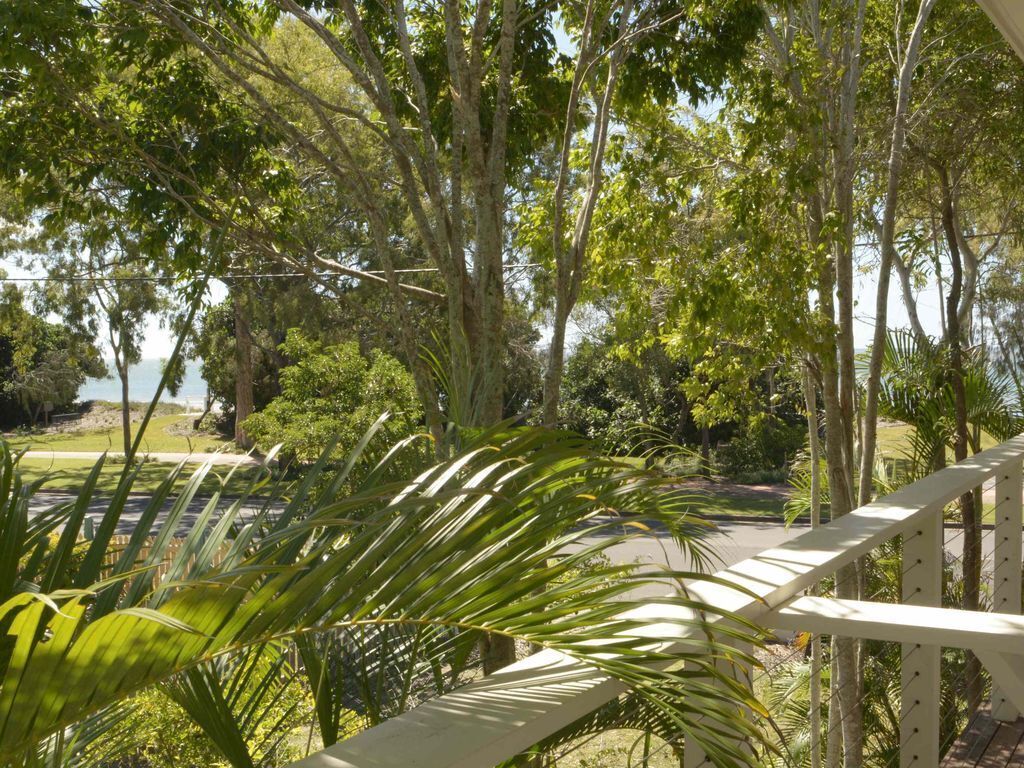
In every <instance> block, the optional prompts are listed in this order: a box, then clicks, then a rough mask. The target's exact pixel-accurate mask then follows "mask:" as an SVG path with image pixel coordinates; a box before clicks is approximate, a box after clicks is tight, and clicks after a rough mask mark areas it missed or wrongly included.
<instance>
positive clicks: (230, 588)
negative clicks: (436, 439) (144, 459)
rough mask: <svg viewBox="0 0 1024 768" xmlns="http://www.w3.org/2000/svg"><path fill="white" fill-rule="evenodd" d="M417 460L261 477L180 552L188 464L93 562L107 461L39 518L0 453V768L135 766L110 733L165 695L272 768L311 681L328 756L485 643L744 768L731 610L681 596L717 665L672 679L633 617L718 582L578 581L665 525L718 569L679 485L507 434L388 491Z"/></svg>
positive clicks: (569, 442) (102, 535)
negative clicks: (92, 519) (615, 689)
mask: <svg viewBox="0 0 1024 768" xmlns="http://www.w3.org/2000/svg"><path fill="white" fill-rule="evenodd" d="M370 437H372V435H371V436H368V438H367V439H366V440H364V441H363V443H362V446H365V445H366V444H367V442H368V441H369V439H370ZM418 439H419V438H410V439H408V440H406V441H403V442H402V443H401V444H399V445H397V446H395V447H394V448H393V449H392V450H390V451H388V452H387V454H386V455H385V457H384V458H383V459H382V460H380V461H379V462H377V463H375V464H373V465H372V466H370V467H369V468H367V470H366V471H363V472H360V473H358V475H359V479H358V481H351V478H350V473H351V469H352V467H354V466H355V465H356V463H357V462H358V460H359V453H360V450H358V449H357V451H355V452H354V453H353V455H352V456H351V457H350V459H349V460H348V461H347V462H346V463H345V465H344V469H342V470H341V471H340V472H338V473H337V475H336V476H333V477H331V478H330V479H329V480H327V479H325V478H324V476H323V473H324V471H325V468H326V467H327V458H326V457H327V455H329V454H331V452H332V451H331V449H328V451H327V453H326V454H325V458H324V459H323V460H322V461H321V462H320V463H318V464H317V465H316V466H314V467H313V468H312V470H311V471H310V472H308V473H307V474H306V475H305V476H304V477H303V478H302V480H301V481H300V482H299V483H298V484H297V485H295V486H290V487H288V488H281V487H279V486H277V485H276V484H275V483H273V482H269V481H268V480H267V479H263V480H260V481H258V482H257V483H255V484H254V486H253V487H252V488H251V489H250V490H249V491H248V492H247V493H245V494H243V495H242V497H241V498H238V499H227V498H225V497H224V496H223V492H222V490H218V491H217V492H215V493H214V494H213V496H212V497H210V498H209V499H208V500H206V501H204V502H201V507H202V512H201V514H200V516H199V519H198V521H197V523H196V524H195V525H194V526H193V527H192V529H191V531H190V532H189V533H188V535H187V537H186V538H185V540H184V542H175V543H174V547H173V554H172V542H173V541H174V533H175V531H176V530H177V529H178V527H179V526H180V524H181V521H182V520H183V516H184V514H185V511H186V510H187V509H188V508H189V506H190V505H192V504H194V503H197V502H198V496H197V493H198V492H199V489H200V487H201V485H202V483H203V482H204V480H206V479H207V478H208V476H209V475H210V473H211V472H212V468H211V467H210V466H208V465H207V466H204V467H203V468H201V469H200V470H198V471H197V472H196V473H195V474H194V475H193V476H192V477H191V478H189V479H188V480H187V482H185V484H184V487H183V488H182V489H181V490H180V491H176V490H175V488H176V487H177V484H178V483H179V481H180V480H181V479H182V472H183V470H182V467H180V466H179V467H178V468H177V469H175V470H174V471H173V472H171V473H170V474H169V476H168V477H167V479H166V480H165V481H164V482H163V483H162V484H161V486H160V487H159V488H158V490H157V491H156V492H155V493H154V494H153V495H152V498H151V499H150V501H149V503H148V504H147V505H146V507H145V510H144V511H143V513H142V515H141V519H140V521H139V525H138V526H137V527H136V528H135V530H134V532H133V533H132V534H131V536H130V537H129V539H128V541H127V543H124V544H122V545H120V546H119V547H117V548H115V547H113V546H112V542H113V541H114V538H113V537H114V533H115V530H116V528H117V525H118V521H119V519H120V517H121V515H122V512H123V511H124V508H125V503H126V500H127V499H128V494H129V493H130V491H131V490H132V487H133V483H134V479H135V477H136V476H137V474H138V469H137V468H136V469H133V470H130V471H126V472H125V477H124V479H123V481H122V482H121V484H120V485H119V486H118V488H117V489H116V491H115V492H114V494H113V496H112V498H110V499H109V500H107V501H105V502H104V504H105V509H104V511H103V514H102V516H101V518H100V520H99V522H98V524H97V525H96V526H95V534H94V536H93V537H92V538H91V540H90V541H88V542H84V543H83V542H82V541H81V534H82V531H83V529H84V527H85V525H84V521H85V519H86V516H87V513H88V511H89V509H90V507H91V506H92V505H93V504H95V503H97V501H98V500H97V499H96V498H94V495H95V489H96V483H97V480H98V478H99V475H100V472H101V470H102V468H103V464H104V462H103V461H102V460H101V461H100V462H98V463H97V464H96V466H95V467H94V469H93V470H92V472H91V474H90V475H89V477H88V479H87V480H86V482H85V484H84V486H83V488H82V489H81V491H80V493H79V494H78V497H77V498H76V500H75V501H73V502H70V503H67V504H61V505H57V506H56V507H53V508H51V509H48V510H46V511H45V512H43V513H41V514H38V515H30V514H29V503H30V502H32V501H33V498H34V493H35V491H36V490H37V487H38V484H34V485H26V484H25V483H24V482H23V481H22V479H21V477H20V475H19V472H18V469H17V458H16V457H14V456H12V455H11V453H10V452H9V451H8V450H7V449H6V448H2V449H0V541H2V542H3V544H2V546H3V555H2V558H0V626H2V627H3V630H4V640H3V641H2V644H0V765H3V764H6V765H10V766H13V765H23V764H45V765H72V764H76V763H77V764H90V763H91V764H95V761H93V760H92V759H90V758H89V757H88V755H89V749H90V748H100V747H102V748H103V749H104V750H105V752H106V753H109V752H110V750H111V749H113V747H114V746H115V745H123V746H124V747H125V748H129V746H130V745H131V741H132V740H131V734H130V733H129V734H124V733H119V734H118V736H117V738H113V737H112V736H111V735H110V734H114V733H117V728H118V725H117V723H118V721H119V713H121V712H122V711H123V708H124V707H125V706H126V702H130V700H131V697H132V696H133V695H134V694H136V693H137V692H140V691H143V690H146V689H148V688H150V687H152V686H156V685H160V686H164V689H165V690H166V691H167V692H168V693H169V694H170V695H171V696H172V698H174V699H175V700H176V701H178V702H179V703H180V704H181V705H182V706H183V707H184V708H185V710H186V711H187V712H188V713H189V714H190V715H192V716H193V718H194V719H195V720H196V722H197V723H199V724H200V725H201V726H202V727H203V729H204V730H205V732H206V734H207V736H208V737H209V738H210V739H211V740H212V741H213V743H214V744H215V745H216V746H217V748H218V750H219V751H220V752H221V754H223V755H224V758H225V759H226V760H227V761H228V762H230V764H231V765H233V766H255V765H262V764H267V763H268V761H269V760H271V759H272V756H273V754H274V747H275V744H276V743H277V742H276V739H277V737H278V735H277V734H275V733H274V728H273V727H271V728H270V733H268V732H267V730H266V729H265V728H264V729H263V730H259V729H257V728H256V725H257V723H259V722H260V721H261V713H263V712H271V711H274V712H279V709H274V708H273V707H270V706H268V702H270V701H271V700H272V699H273V697H274V696H275V695H276V694H275V691H277V690H279V689H280V687H281V685H282V680H283V679H285V678H287V677H288V676H290V675H293V674H302V675H304V676H305V678H306V686H307V688H308V690H309V692H310V694H311V695H312V697H313V699H314V701H315V715H316V721H317V722H316V725H317V730H318V733H319V740H320V741H321V742H322V743H325V744H329V743H331V742H332V741H334V740H337V739H340V738H342V737H343V736H344V734H345V733H346V732H348V730H349V729H348V727H347V726H346V724H345V722H344V720H345V718H348V717H351V714H352V712H353V710H354V708H356V707H358V708H359V711H360V713H361V714H360V719H361V721H362V722H365V723H372V722H376V721H379V720H381V719H384V718H386V717H388V716H392V715H394V714H398V713H400V712H401V711H403V710H404V709H406V708H408V707H410V706H414V705H415V703H416V702H417V701H419V700H421V699H422V698H425V697H426V696H429V695H435V694H437V693H442V692H444V691H445V690H450V689H451V688H452V687H454V686H456V685H458V684H459V683H460V682H462V680H463V679H464V678H463V674H462V673H463V672H464V671H465V670H467V669H468V668H469V667H470V666H471V664H470V660H471V658H472V656H473V654H474V652H475V651H474V649H475V648H476V642H477V639H478V638H479V637H480V636H481V635H482V634H483V633H492V634H497V635H500V636H503V637H509V638H513V639H514V640H516V641H517V642H520V643H524V644H526V643H529V644H534V645H538V646H543V647H548V648H554V649H557V650H560V651H562V652H564V653H566V654H569V655H571V656H574V657H577V658H580V659H584V660H586V661H587V662H589V663H591V664H593V665H595V666H597V667H599V668H601V669H603V670H605V671H606V672H607V673H608V674H610V675H612V676H614V677H617V678H619V679H621V680H623V681H624V682H626V683H627V684H628V685H629V686H630V687H631V688H632V689H633V690H634V692H635V695H636V696H638V697H640V698H641V699H642V700H643V702H644V705H645V706H646V707H647V708H648V709H650V710H652V711H656V712H658V713H659V714H658V719H659V721H660V722H662V723H669V724H671V725H672V726H674V727H675V729H676V731H677V733H682V732H684V731H685V732H688V733H691V734H693V736H694V738H696V739H697V740H698V741H700V742H701V743H702V745H703V746H704V747H705V748H706V751H707V752H708V753H709V754H712V755H714V756H715V762H716V763H717V764H721V765H733V764H743V763H748V762H749V761H750V758H749V757H748V753H747V752H746V751H744V750H742V749H740V748H739V747H737V746H736V744H737V743H738V742H737V739H739V740H742V739H743V738H745V737H752V736H754V735H755V732H754V728H753V727H752V725H751V724H750V722H749V718H747V717H744V716H743V715H742V714H741V713H742V708H743V707H747V708H750V707H753V708H757V705H756V702H755V701H754V700H753V699H752V698H750V697H749V696H748V695H745V694H744V693H743V692H742V690H740V689H738V688H737V687H736V686H735V685H729V683H728V681H729V679H730V678H729V675H728V674H727V673H726V672H722V671H720V670H718V669H716V665H715V664H714V663H713V662H712V657H713V656H720V657H726V658H732V659H737V660H738V661H740V662H743V663H753V659H750V658H749V657H743V656H742V655H738V654H737V653H736V652H735V651H734V650H732V649H731V648H730V647H727V646H724V645H721V646H720V645H719V642H718V640H717V638H716V637H715V635H714V634H713V633H711V632H710V630H709V628H708V625H707V624H706V623H705V622H706V619H705V618H702V617H706V616H714V615H716V614H719V613H720V611H719V610H718V609H716V608H715V607H714V606H711V605H705V604H701V603H696V602H694V601H693V600H691V599H690V598H688V597H687V596H686V595H685V594H683V593H680V594H678V595H676V596H675V597H672V598H669V600H670V602H672V603H674V604H675V605H679V606H685V607H687V608H690V609H695V610H694V611H692V613H691V614H690V615H692V616H694V618H692V619H685V620H681V621H683V622H684V623H693V624H695V625H696V626H697V627H698V629H699V630H700V631H701V632H704V633H705V634H706V635H707V649H708V651H709V655H704V654H703V653H702V654H697V652H696V651H694V652H693V653H692V654H690V655H689V656H687V655H683V656H679V657H677V658H674V660H675V661H683V660H684V659H685V660H689V661H690V662H691V666H690V668H688V670H687V674H686V675H683V674H682V673H681V672H679V671H678V665H676V666H671V667H669V668H668V669H667V670H666V669H664V663H663V662H664V661H666V659H665V658H664V656H663V655H662V654H661V653H660V652H659V651H657V650H656V649H653V648H652V638H651V637H650V636H645V637H641V636H640V634H642V633H638V632H637V630H638V629H639V627H638V622H637V620H634V619H630V618H627V617H625V616H624V612H625V611H628V609H629V608H630V607H635V606H636V605H637V601H636V600H635V599H634V598H632V597H631V594H632V593H633V591H634V590H635V589H636V588H638V587H641V586H643V585H650V584H652V583H658V584H663V585H666V586H667V584H668V583H670V582H671V581H672V580H678V579H682V578H702V575H701V574H699V573H677V572H669V571H666V570H664V569H660V568H655V567H651V566H639V565H635V564H629V565H616V564H612V563H610V562H605V563H604V564H599V565H597V566H591V567H587V568H581V567H580V566H581V565H582V564H583V563H587V562H590V561H592V559H593V557H594V556H595V555H596V554H598V553H600V552H602V551H604V550H606V549H607V548H608V547H610V546H613V545H615V544H617V543H620V542H621V541H622V540H623V539H624V538H627V537H630V536H636V535H645V533H644V532H645V531H646V530H649V528H650V527H651V526H655V525H657V526H667V527H668V528H669V529H670V530H671V531H672V532H673V534H674V535H675V537H676V540H677V541H678V543H679V544H680V545H681V546H683V547H684V548H687V549H690V550H691V551H692V552H693V553H694V554H695V555H702V554H705V555H706V553H705V551H704V550H705V545H704V544H703V542H702V541H701V540H700V538H699V537H698V536H696V535H695V534H694V530H695V527H694V525H693V524H692V523H693V522H694V521H693V520H692V519H690V518H688V517H687V515H686V513H685V511H684V508H685V501H686V500H685V498H684V497H682V496H681V495H680V493H679V491H678V490H675V486H674V485H673V481H672V479H671V478H667V477H663V476H659V475H656V474H653V473H650V472H645V471H642V470H638V469H636V468H635V467H633V466H631V465H629V464H624V463H620V462H617V461H615V460H613V459H610V458H607V457H604V456H601V455H599V454H596V453H594V452H593V451H591V449H590V448H589V447H588V446H587V445H586V443H585V442H583V441H582V440H580V439H579V438H577V437H575V436H572V435H569V434H565V433H559V432H552V431H547V430H537V429H518V430H513V429H509V428H508V427H507V426H502V427H497V428H494V429H491V430H487V431H485V432H483V433H482V434H480V435H479V436H477V437H476V438H475V439H474V440H473V441H472V442H471V443H470V444H468V445H466V446H464V447H463V449H462V450H460V451H459V452H458V453H457V454H456V455H454V456H453V457H452V458H450V459H448V460H445V461H441V462H439V463H437V464H435V465H433V466H429V467H426V468H425V469H423V471H421V472H420V473H419V474H417V475H415V476H414V477H412V478H411V479H408V480H406V481H402V482H394V481H391V480H388V479H387V478H388V477H389V468H390V467H391V465H392V464H393V463H394V462H395V461H397V460H398V457H399V456H400V455H401V453H402V451H403V450H404V449H406V448H409V447H410V446H411V445H412V444H414V443H415V442H416V441H417V440H418ZM332 448H333V447H332ZM228 479H230V478H229V477H228V478H223V479H222V481H221V482H220V484H219V488H221V489H223V487H224V483H225V482H226V481H227V480H228ZM353 485H354V486H355V487H353ZM342 488H345V489H346V490H345V492H344V493H342V492H341V489H342ZM258 494H265V495H258ZM151 532H154V533H153V535H152V536H151V535H150V534H151ZM595 534H598V541H597V543H596V544H595V543H589V542H592V541H593V538H592V537H594V535H595ZM733 618H734V617H733ZM282 647H295V648H296V649H297V653H298V655H299V658H300V660H301V661H300V663H295V664H292V663H289V664H288V665H286V664H284V663H283V662H281V661H280V659H281V651H280V649H281V648H282ZM598 650H599V652H598ZM693 665H696V669H697V670H698V672H697V674H695V673H694V671H693V670H694V666H693ZM659 670H660V671H659ZM242 680H245V681H247V682H246V683H245V684H244V685H243V683H242ZM716 680H717V681H718V682H719V683H720V684H719V685H710V684H709V683H710V682H715V681H716ZM254 685H255V688H254ZM243 689H244V690H245V691H246V693H245V694H244V695H242V693H241V692H242V691H243ZM758 709H759V708H758ZM747 711H749V709H748V710H747ZM312 725H313V724H310V727H312ZM257 731H258V735H259V738H255V737H254V734H255V733H257ZM95 734H100V735H99V737H95ZM103 734H106V736H104V735H103ZM311 742H312V740H310V743H311ZM90 745H92V747H90ZM97 745H98V746H97ZM104 759H106V758H104Z"/></svg>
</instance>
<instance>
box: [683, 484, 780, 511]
mask: <svg viewBox="0 0 1024 768" xmlns="http://www.w3.org/2000/svg"><path fill="white" fill-rule="evenodd" d="M785 504H786V502H785V500H783V499H778V498H774V497H769V498H765V497H761V498H757V497H754V498H751V497H750V496H748V495H744V494H736V493H731V492H730V491H729V490H728V489H725V488H723V489H721V490H719V489H714V490H710V491H703V490H701V491H695V492H694V495H693V498H692V501H691V502H690V509H691V511H693V512H695V513H697V514H699V515H749V516H751V517H782V516H783V515H784V514H785V510H784V509H783V507H784V506H785Z"/></svg>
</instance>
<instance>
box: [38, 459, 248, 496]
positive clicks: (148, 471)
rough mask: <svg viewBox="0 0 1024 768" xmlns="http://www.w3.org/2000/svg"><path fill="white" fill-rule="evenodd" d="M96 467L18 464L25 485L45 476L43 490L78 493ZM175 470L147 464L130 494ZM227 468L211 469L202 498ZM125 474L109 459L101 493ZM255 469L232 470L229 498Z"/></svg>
mask: <svg viewBox="0 0 1024 768" xmlns="http://www.w3.org/2000/svg"><path fill="white" fill-rule="evenodd" d="M94 466H95V462H94V461H91V460H89V459H60V460H56V461H50V460H49V459H22V460H21V461H20V462H19V463H18V467H19V469H20V471H21V475H22V478H23V479H24V480H25V481H26V482H33V481H35V480H38V479H39V478H41V477H44V476H46V477H47V481H46V483H45V484H44V485H43V488H44V489H46V490H51V491H71V492H74V491H78V490H79V489H80V488H81V487H82V486H83V485H84V484H85V480H86V478H87V477H88V475H89V472H90V471H91V470H92V468H93V467H94ZM199 467H200V465H199V464H189V465H187V466H186V467H185V470H184V471H183V472H182V474H181V477H180V479H179V481H178V483H177V487H179V488H180V487H181V486H183V485H184V484H185V483H186V482H187V481H188V479H189V478H190V477H191V476H192V473H193V472H195V470H197V469H199ZM173 468H174V465H173V464H168V463H165V462H146V463H145V464H144V465H143V467H142V470H141V471H140V472H139V476H138V477H137V478H136V480H135V484H134V485H133V486H132V492H133V493H152V492H153V491H155V490H156V489H157V486H159V485H160V483H161V482H162V481H163V480H164V478H166V477H167V475H168V474H169V473H170V472H171V470H172V469H173ZM230 469H231V467H230V466H223V465H221V466H214V467H212V468H211V470H210V473H209V474H208V475H207V477H206V479H205V480H204V481H203V484H202V486H200V491H199V492H200V494H201V495H209V494H210V493H213V492H214V491H215V490H217V487H218V485H219V483H220V479H221V478H224V477H226V476H227V474H228V472H229V470H230ZM123 471H124V463H123V462H121V461H116V460H111V459H108V460H107V462H106V464H104V466H103V470H102V471H101V472H100V479H99V483H98V488H99V490H101V491H104V492H106V493H110V492H112V491H113V490H114V488H115V487H116V486H117V483H118V480H120V478H121V473H122V472H123ZM260 471H261V470H260V469H259V468H258V467H240V468H239V469H237V470H235V473H234V474H233V475H232V477H231V480H230V481H229V482H228V484H227V486H226V488H225V494H226V495H229V496H237V495H239V494H240V493H241V492H242V491H243V490H245V488H246V487H247V485H248V484H249V483H250V482H252V481H253V480H255V479H256V478H257V477H258V476H259V473H260Z"/></svg>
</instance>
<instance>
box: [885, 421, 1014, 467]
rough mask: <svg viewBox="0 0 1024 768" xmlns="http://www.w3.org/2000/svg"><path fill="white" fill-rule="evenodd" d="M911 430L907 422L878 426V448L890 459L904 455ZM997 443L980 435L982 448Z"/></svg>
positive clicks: (908, 446)
mask: <svg viewBox="0 0 1024 768" xmlns="http://www.w3.org/2000/svg"><path fill="white" fill-rule="evenodd" d="M911 432H913V427H911V426H909V425H907V424H894V425H891V426H886V427H879V429H878V449H879V450H880V451H881V452H882V453H883V454H884V455H885V456H886V457H887V458H892V459H898V458H901V457H903V456H905V455H906V453H907V452H908V451H909V450H910V434H911ZM998 444H999V441H998V440H996V439H994V438H993V437H991V436H989V435H987V434H985V433H984V432H983V433H982V435H981V447H982V450H984V449H987V448H992V447H994V446H996V445H998ZM949 459H950V461H951V462H952V460H953V453H952V451H951V452H950V454H949Z"/></svg>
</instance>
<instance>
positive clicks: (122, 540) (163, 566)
mask: <svg viewBox="0 0 1024 768" xmlns="http://www.w3.org/2000/svg"><path fill="white" fill-rule="evenodd" d="M130 541H131V536H127V535H120V536H111V537H110V546H109V547H108V548H107V553H106V555H105V556H104V558H103V565H104V567H107V568H113V567H114V566H115V565H116V564H117V561H118V560H119V559H120V558H121V554H122V553H123V552H124V550H125V548H126V547H127V546H128V543H129V542H130ZM154 541H155V539H154V537H152V536H147V537H146V539H145V541H144V542H143V544H142V546H141V547H140V548H139V553H138V555H137V556H136V562H137V563H138V565H140V566H141V565H142V564H143V563H145V562H146V561H147V560H148V559H149V553H150V551H151V549H152V547H153V542H154ZM186 541H187V540H186V539H181V538H174V539H171V540H170V542H169V543H168V545H167V548H166V550H165V552H164V557H163V559H162V560H161V561H160V563H159V564H158V565H157V566H156V567H155V568H153V569H152V574H153V583H154V584H156V583H158V582H159V581H160V579H162V578H163V577H164V576H166V575H167V573H168V571H170V569H171V564H172V563H173V562H174V561H175V560H176V559H177V557H178V553H179V552H180V551H181V549H182V547H184V546H185V544H186ZM230 549H231V545H230V543H229V542H225V543H223V544H221V546H220V548H219V549H218V550H217V551H216V552H214V553H213V557H211V558H210V564H211V565H213V566H216V565H220V564H221V563H222V562H224V558H226V557H227V555H228V552H229V551H230ZM194 562H195V558H191V559H190V561H189V563H188V567H189V568H191V567H192V565H193V564H194Z"/></svg>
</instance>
